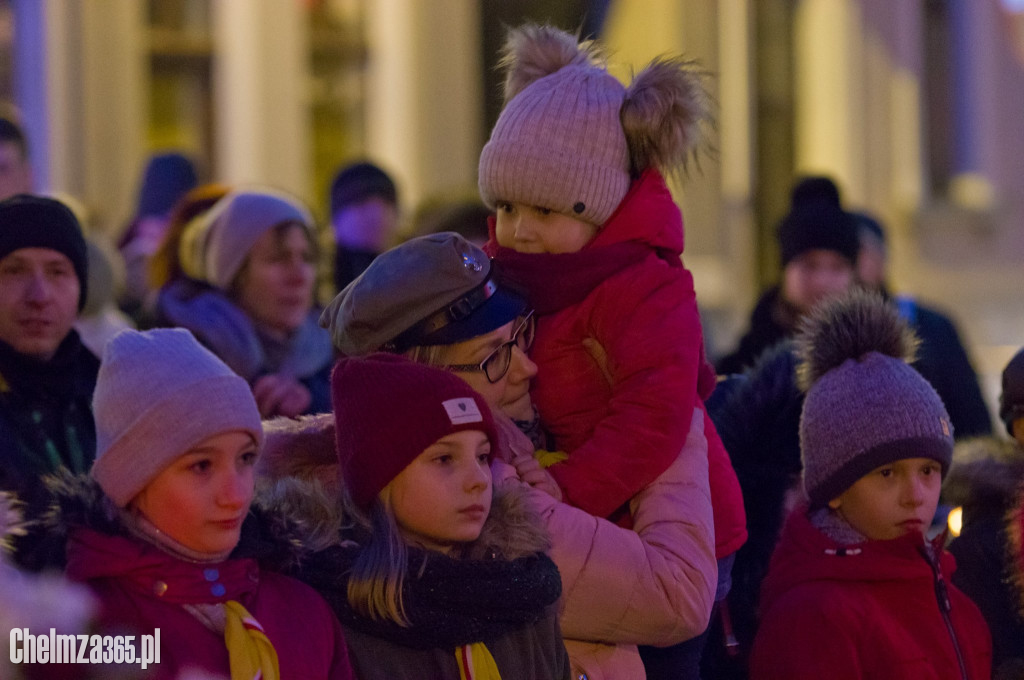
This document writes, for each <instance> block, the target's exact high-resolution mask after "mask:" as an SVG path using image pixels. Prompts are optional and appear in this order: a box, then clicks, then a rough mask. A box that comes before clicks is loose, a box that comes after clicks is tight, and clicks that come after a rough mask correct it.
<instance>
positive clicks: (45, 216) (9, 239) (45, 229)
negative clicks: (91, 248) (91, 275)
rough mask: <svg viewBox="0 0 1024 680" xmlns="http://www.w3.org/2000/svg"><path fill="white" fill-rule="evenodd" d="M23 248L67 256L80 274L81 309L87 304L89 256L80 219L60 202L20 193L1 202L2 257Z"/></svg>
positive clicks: (0, 249)
mask: <svg viewBox="0 0 1024 680" xmlns="http://www.w3.org/2000/svg"><path fill="white" fill-rule="evenodd" d="M22 248H49V249H50V250H56V251H57V252H59V253H61V254H63V255H65V256H67V258H68V259H69V260H71V264H72V265H73V266H74V268H75V274H76V275H77V276H78V286H79V294H78V310H79V311H81V310H82V307H83V306H84V305H85V294H86V284H87V282H88V271H89V265H88V255H87V254H86V253H87V250H86V246H85V237H84V236H83V235H82V227H81V225H80V224H79V223H78V218H76V217H75V214H74V213H73V212H71V210H70V209H69V208H68V207H67V206H66V205H64V204H63V203H61V202H60V201H57V200H54V199H52V198H46V197H43V196H32V195H30V194H18V195H17V196H12V197H11V198H8V199H7V200H4V201H0V259H3V258H5V257H7V256H8V255H10V254H11V253H13V252H14V251H15V250H20V249H22Z"/></svg>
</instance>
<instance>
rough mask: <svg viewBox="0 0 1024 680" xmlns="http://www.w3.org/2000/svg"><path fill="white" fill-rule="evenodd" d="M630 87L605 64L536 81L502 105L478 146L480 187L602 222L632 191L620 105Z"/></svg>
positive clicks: (487, 195)
mask: <svg viewBox="0 0 1024 680" xmlns="http://www.w3.org/2000/svg"><path fill="white" fill-rule="evenodd" d="M625 96H626V88H625V87H623V85H622V83H620V82H619V81H618V80H616V79H615V77H614V76H612V75H611V74H610V73H608V72H607V71H606V70H605V69H604V68H602V67H600V66H596V65H592V64H589V63H582V64H571V65H569V66H565V67H563V68H561V69H559V70H558V71H555V72H554V73H552V74H551V75H548V76H545V77H543V78H541V79H539V80H537V81H534V82H533V83H531V84H530V85H528V86H527V87H526V89H524V90H523V91H522V92H520V93H519V94H518V95H516V96H515V97H514V98H513V99H512V100H511V101H510V102H509V103H508V105H507V106H506V107H505V110H504V111H502V112H501V116H500V117H499V118H498V122H497V124H495V126H494V131H493V132H492V133H491V139H490V141H489V142H487V145H486V146H484V149H483V152H482V153H481V154H480V195H481V196H482V197H483V199H484V202H485V203H486V204H487V205H488V206H490V207H491V208H493V207H494V205H495V202H496V201H499V200H500V201H514V202H517V203H524V204H526V205H539V206H542V207H545V208H549V209H551V210H554V211H555V212H559V213H564V214H567V215H572V216H573V217H576V218H578V219H581V220H583V221H585V222H589V223H591V224H597V225H600V224H604V223H605V222H606V221H607V220H608V218H609V217H611V215H612V213H613V212H614V211H615V208H617V207H618V205H619V203H621V202H622V199H623V197H625V195H626V192H627V191H629V183H630V176H629V148H628V146H627V144H626V135H625V133H624V132H623V131H622V123H621V122H620V120H619V110H620V109H621V108H622V102H623V100H624V99H625Z"/></svg>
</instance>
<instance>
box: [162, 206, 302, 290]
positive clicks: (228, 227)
mask: <svg viewBox="0 0 1024 680" xmlns="http://www.w3.org/2000/svg"><path fill="white" fill-rule="evenodd" d="M285 222H295V223H298V224H301V225H302V226H304V227H305V228H306V229H307V230H308V231H310V232H312V230H313V217H312V215H310V213H309V211H308V210H306V208H305V207H303V206H302V204H301V203H299V202H298V201H297V200H295V199H294V198H292V197H291V196H288V195H287V194H284V193H282V192H280V191H277V190H274V189H267V188H259V189H241V190H237V191H232V192H231V193H229V194H228V195H226V196H225V197H224V198H222V199H221V200H219V201H217V203H216V204H215V205H214V206H213V207H212V208H211V209H210V210H208V211H207V212H205V213H204V214H202V215H201V216H199V217H197V218H196V219H194V220H193V221H192V222H190V223H189V225H188V226H187V227H186V228H185V231H184V233H183V234H182V236H181V242H180V243H179V246H178V255H179V260H180V262H181V267H182V270H183V271H184V272H185V274H186V275H188V276H190V277H192V278H193V279H197V280H199V281H205V282H207V283H209V284H210V285H212V286H215V287H216V288H219V289H221V290H228V288H230V286H231V283H232V281H234V279H235V276H237V275H238V272H239V270H240V269H241V268H242V264H244V263H245V260H246V258H247V257H249V251H250V250H251V249H252V247H253V246H254V245H255V244H256V241H258V240H259V238H260V237H261V236H263V234H265V233H266V232H268V231H270V230H271V229H273V228H274V227H276V226H277V225H279V224H283V223H285Z"/></svg>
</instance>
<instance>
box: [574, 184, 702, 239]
mask: <svg viewBox="0 0 1024 680" xmlns="http://www.w3.org/2000/svg"><path fill="white" fill-rule="evenodd" d="M624 241H640V242H642V243H646V244H647V245H650V246H651V247H653V248H655V249H657V250H658V251H660V253H661V254H662V256H664V255H667V254H669V253H671V254H674V255H676V256H677V257H678V256H680V255H682V254H683V214H682V213H681V212H680V211H679V206H677V205H676V203H675V201H674V200H673V199H672V193H671V192H670V191H669V190H668V185H667V184H665V178H664V177H662V175H661V173H660V172H658V171H657V170H654V169H651V170H647V171H645V172H644V173H643V174H642V175H640V177H639V178H638V179H637V180H635V181H634V182H633V183H632V184H631V185H630V187H629V191H628V192H627V193H626V196H625V198H623V199H622V202H621V203H620V204H619V207H618V208H616V209H615V212H614V213H612V216H611V217H609V218H608V221H607V222H605V223H604V224H603V225H601V229H600V230H598V232H597V236H595V237H594V240H593V241H591V242H590V243H589V244H588V245H587V248H599V247H601V246H607V245H611V244H613V243H622V242H624Z"/></svg>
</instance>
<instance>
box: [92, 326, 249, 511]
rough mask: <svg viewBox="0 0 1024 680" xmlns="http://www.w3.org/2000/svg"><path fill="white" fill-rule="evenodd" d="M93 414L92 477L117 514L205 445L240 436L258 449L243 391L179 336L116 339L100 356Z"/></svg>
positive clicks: (129, 333)
mask: <svg viewBox="0 0 1024 680" xmlns="http://www.w3.org/2000/svg"><path fill="white" fill-rule="evenodd" d="M92 409H93V418H94V419H95V420H96V462H95V463H93V466H92V471H91V475H92V477H93V478H94V479H95V480H96V481H97V482H98V483H99V485H100V487H101V488H102V489H103V491H104V493H106V494H107V496H109V497H110V498H111V500H113V501H114V503H115V504H117V506H118V507H122V508H123V507H125V506H127V505H128V503H129V502H131V500H132V499H133V498H135V496H136V495H138V493H139V492H140V491H142V490H143V489H144V488H145V487H146V485H147V484H149V483H150V482H151V481H152V480H153V479H154V478H155V477H156V476H157V475H159V474H160V472H161V471H162V470H163V469H164V468H166V467H167V466H168V465H170V464H171V463H172V462H173V461H174V460H175V459H177V458H178V457H179V456H181V455H182V454H184V453H185V452H187V451H188V450H189V449H191V448H192V447H194V446H196V445H197V444H199V443H201V442H202V441H203V440H205V439H207V438H209V437H212V436H214V435H218V434H221V433H224V432H231V431H235V430H240V431H243V432H247V433H248V434H249V435H250V436H252V438H253V440H254V441H255V442H256V444H257V446H258V445H259V444H260V443H261V442H262V441H263V428H262V425H261V423H260V413H259V410H258V409H257V408H256V400H255V399H254V398H253V396H252V391H251V390H250V388H249V384H248V383H246V382H245V380H243V379H242V378H240V377H239V376H237V375H235V374H234V373H232V372H231V369H229V368H228V367H227V365H226V364H225V363H224V362H223V361H221V360H220V359H218V358H217V357H216V356H214V355H213V354H212V353H211V352H210V351H209V350H208V349H206V348H205V347H203V346H202V345H200V344H199V341H197V340H196V339H195V338H194V337H193V336H192V334H191V333H190V332H188V331H186V330H184V329H181V328H161V329H154V330H150V331H145V332H139V331H134V330H125V331H121V332H120V333H118V334H117V335H115V336H114V337H113V338H112V339H111V340H110V341H109V342H108V343H107V345H106V347H105V348H104V350H103V360H102V362H101V363H100V370H99V375H98V376H97V378H96V390H95V392H94V393H93V400H92Z"/></svg>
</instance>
